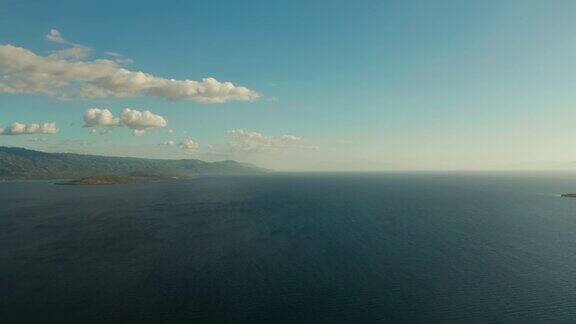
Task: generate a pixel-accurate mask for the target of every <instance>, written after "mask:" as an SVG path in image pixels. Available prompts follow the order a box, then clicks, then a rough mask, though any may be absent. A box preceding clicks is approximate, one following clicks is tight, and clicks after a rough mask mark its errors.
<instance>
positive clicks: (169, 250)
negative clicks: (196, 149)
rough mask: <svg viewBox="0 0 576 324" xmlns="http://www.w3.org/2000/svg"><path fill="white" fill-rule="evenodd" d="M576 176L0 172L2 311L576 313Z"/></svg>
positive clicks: (29, 318)
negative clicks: (92, 182) (130, 179)
mask: <svg viewBox="0 0 576 324" xmlns="http://www.w3.org/2000/svg"><path fill="white" fill-rule="evenodd" d="M563 192H576V174H564V175H563V174H488V173H486V174H480V173H478V174H378V173H373V174H279V175H267V176H257V177H230V178H203V179H196V180H190V181H173V182H155V183H146V184H138V185H117V186H84V187H80V186H57V185H53V184H52V183H50V182H1V183H0V322H1V323H46V322H76V323H79V322H126V321H130V322H162V321H164V322H165V321H170V322H195V323H212V322H214V323H216V322H220V323H222V322H224V323H226V322H228V323H232V322H233V323H242V322H244V323H246V322H261V323H284V322H291V323H309V322H316V323H318V322H344V323H346V322H348V323H351V322H355V323H377V322H412V323H413V322H438V321H443V322H514V323H527V322H538V323H541V322H566V323H569V322H572V323H574V322H576V199H569V198H560V197H559V196H558V195H557V194H559V193H563Z"/></svg>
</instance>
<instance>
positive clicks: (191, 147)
mask: <svg viewBox="0 0 576 324" xmlns="http://www.w3.org/2000/svg"><path fill="white" fill-rule="evenodd" d="M180 148H181V149H183V150H184V151H186V152H187V153H194V152H196V151H197V150H198V149H199V148H200V144H198V142H196V141H195V140H193V139H191V138H186V139H184V140H183V141H182V142H180Z"/></svg>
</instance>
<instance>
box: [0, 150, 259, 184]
mask: <svg viewBox="0 0 576 324" xmlns="http://www.w3.org/2000/svg"><path fill="white" fill-rule="evenodd" d="M264 172H266V170H265V169H262V168H259V167H257V166H254V165H250V164H245V163H240V162H236V161H232V160H226V161H219V162H205V161H201V160H195V159H182V160H162V159H142V158H131V157H110V156H99V155H84V154H72V153H46V152H40V151H34V150H28V149H24V148H18V147H2V146H0V180H16V179H30V180H32V179H74V178H81V177H91V176H102V175H106V176H109V175H110V176H117V175H120V176H155V177H179V178H190V177H197V176H213V175H249V174H260V173H264Z"/></svg>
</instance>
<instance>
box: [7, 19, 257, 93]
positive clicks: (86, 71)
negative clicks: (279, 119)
mask: <svg viewBox="0 0 576 324" xmlns="http://www.w3.org/2000/svg"><path fill="white" fill-rule="evenodd" d="M46 38H47V39H49V40H51V41H53V42H56V43H60V44H67V45H71V46H72V47H71V48H68V49H64V50H61V51H56V52H54V53H52V54H50V55H47V56H42V55H38V54H35V53H34V52H32V51H30V50H28V49H25V48H22V47H17V46H13V45H9V44H8V45H0V93H2V92H4V93H20V94H26V93H43V94H46V95H48V96H52V97H57V98H61V99H68V98H83V99H96V98H109V97H112V98H124V97H135V96H154V97H160V98H164V99H168V100H194V101H196V102H201V103H223V102H228V101H253V100H256V99H258V97H259V95H258V93H256V92H255V91H252V90H250V89H248V88H246V87H243V86H236V85H234V84H233V83H231V82H220V81H218V80H216V79H214V78H210V77H209V78H204V79H202V80H201V81H194V80H176V79H169V78H163V77H158V76H155V75H152V74H149V73H144V72H140V71H130V70H128V69H126V68H124V67H122V66H121V64H120V63H118V62H116V61H115V60H108V59H96V60H82V59H84V58H85V57H86V56H87V55H88V54H89V53H90V49H89V48H88V47H85V46H82V45H77V44H74V43H70V42H68V41H67V40H65V39H64V38H63V37H62V35H61V34H60V32H58V31H57V30H55V29H54V30H51V31H50V33H49V34H48V35H46ZM114 54H116V53H114ZM114 59H118V58H117V57H116V58H114Z"/></svg>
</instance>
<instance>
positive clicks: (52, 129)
mask: <svg viewBox="0 0 576 324" xmlns="http://www.w3.org/2000/svg"><path fill="white" fill-rule="evenodd" d="M58 131H59V129H58V126H56V123H42V124H35V123H34V124H22V123H17V122H16V123H13V124H12V125H10V126H8V127H6V128H0V135H30V134H56V133H58Z"/></svg>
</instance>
